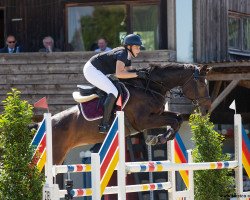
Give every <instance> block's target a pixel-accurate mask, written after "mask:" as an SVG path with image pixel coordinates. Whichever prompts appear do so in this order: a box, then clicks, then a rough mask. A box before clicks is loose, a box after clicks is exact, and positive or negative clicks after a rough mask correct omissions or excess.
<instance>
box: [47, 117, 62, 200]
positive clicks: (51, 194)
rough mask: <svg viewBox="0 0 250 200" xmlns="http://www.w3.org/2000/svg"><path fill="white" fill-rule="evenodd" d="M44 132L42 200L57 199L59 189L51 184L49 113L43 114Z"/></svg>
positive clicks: (51, 163)
mask: <svg viewBox="0 0 250 200" xmlns="http://www.w3.org/2000/svg"><path fill="white" fill-rule="evenodd" d="M44 118H45V130H46V163H45V180H46V182H45V185H44V187H43V200H55V199H58V195H59V187H58V185H57V184H54V183H53V173H52V167H53V153H52V125H51V113H45V114H44Z"/></svg>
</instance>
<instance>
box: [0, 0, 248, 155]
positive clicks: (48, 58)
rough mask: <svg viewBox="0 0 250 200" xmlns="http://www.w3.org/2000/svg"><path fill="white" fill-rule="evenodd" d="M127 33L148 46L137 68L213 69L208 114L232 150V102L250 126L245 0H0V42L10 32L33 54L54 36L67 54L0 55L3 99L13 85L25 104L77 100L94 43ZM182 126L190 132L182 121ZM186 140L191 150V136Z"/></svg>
mask: <svg viewBox="0 0 250 200" xmlns="http://www.w3.org/2000/svg"><path fill="white" fill-rule="evenodd" d="M131 32H136V33H138V34H140V35H141V36H142V38H143V42H144V46H145V51H144V52H142V54H141V56H140V57H139V58H138V59H137V60H135V62H134V64H135V65H137V66H147V65H148V63H149V62H161V63H165V62H169V61H177V62H192V63H193V62H194V63H199V64H208V65H210V66H211V67H212V70H211V71H210V72H209V75H208V79H209V81H210V83H209V85H210V94H211V96H212V99H213V105H212V108H213V113H212V115H211V119H212V121H213V122H214V123H216V124H218V125H217V126H218V129H219V130H221V131H222V132H223V133H225V134H226V136H227V137H228V140H227V145H226V146H227V150H228V151H230V146H231V145H232V139H231V134H232V132H230V130H231V127H230V125H232V124H233V114H234V112H233V111H232V110H230V109H229V105H230V104H231V102H232V101H233V100H235V101H236V106H237V112H238V113H240V114H242V117H243V123H244V124H245V126H246V127H250V121H249V119H250V115H249V114H250V106H249V100H250V90H249V88H250V84H249V83H250V82H249V80H250V61H249V60H250V0H220V1H218V0H210V1H206V0H195V1H194V0H125V1H117V0H56V1H51V0H22V1H20V0H1V1H0V46H1V47H2V46H3V45H4V37H6V36H7V35H8V34H14V35H15V36H16V37H17V40H18V42H19V43H20V44H22V45H23V47H24V49H25V50H26V51H27V52H37V51H38V49H39V48H41V46H42V39H43V37H44V36H47V35H51V36H52V37H53V38H54V39H55V45H56V46H57V47H58V48H60V49H62V50H63V51H65V52H62V53H54V54H53V55H47V54H40V53H24V54H18V55H0V64H1V68H0V72H1V75H0V76H1V79H0V86H1V93H0V99H1V100H2V99H4V97H5V95H6V92H7V91H8V90H9V88H10V87H16V88H18V89H20V90H21V91H22V94H23V97H24V98H26V99H29V101H30V103H34V102H35V101H37V100H38V99H40V98H41V97H43V96H48V97H49V104H50V107H51V111H52V112H53V113H56V112H59V111H62V110H64V109H66V108H68V107H70V106H72V105H74V104H75V102H74V101H73V99H72V97H71V93H72V91H73V90H74V89H75V86H76V85H77V84H79V83H80V82H82V81H84V79H83V76H82V74H81V73H82V65H83V64H84V63H85V62H86V60H87V59H88V58H89V57H90V56H91V55H93V53H92V52H89V51H90V50H93V48H94V45H95V42H96V40H97V39H98V38H99V37H106V38H107V40H108V42H109V46H110V47H115V46H117V45H119V44H120V42H121V40H122V38H123V36H124V35H125V34H126V33H131ZM69 51H71V52H69ZM169 108H170V110H173V111H178V112H181V113H183V114H184V115H185V116H186V120H187V118H188V116H189V114H190V112H191V111H192V109H193V106H192V104H191V103H190V102H189V101H187V100H186V99H185V98H184V97H175V98H172V99H171V100H170V102H169ZM37 112H38V113H39V112H40V111H39V110H38V111H37ZM182 131H183V132H185V131H187V132H188V124H187V121H186V122H184V124H183V127H182ZM183 137H184V138H185V142H186V144H187V146H188V147H192V143H190V142H189V140H190V134H186V135H184V136H183Z"/></svg>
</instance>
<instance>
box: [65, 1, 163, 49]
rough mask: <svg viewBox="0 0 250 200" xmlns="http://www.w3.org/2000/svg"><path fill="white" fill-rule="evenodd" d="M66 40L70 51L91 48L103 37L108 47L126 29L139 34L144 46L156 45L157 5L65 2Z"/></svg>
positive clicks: (157, 28) (112, 46) (150, 47)
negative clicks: (72, 3)
mask: <svg viewBox="0 0 250 200" xmlns="http://www.w3.org/2000/svg"><path fill="white" fill-rule="evenodd" d="M66 8H67V35H68V37H67V40H68V44H69V45H70V46H71V47H72V48H73V49H74V51H93V50H95V48H96V41H97V39H98V38H100V37H105V38H106V39H107V41H108V46H109V47H111V48H114V47H117V46H120V44H121V43H122V40H123V38H124V36H125V35H126V34H127V33H132V32H133V33H137V34H139V35H141V37H142V40H143V46H144V48H145V49H146V50H155V49H158V48H159V32H158V31H159V23H158V22H159V5H158V4H152V3H151V4H131V5H130V4H125V3H124V4H119V5H92V6H89V5H88V6H85V5H81V4H79V5H77V6H76V5H74V6H70V5H69V6H67V7H66Z"/></svg>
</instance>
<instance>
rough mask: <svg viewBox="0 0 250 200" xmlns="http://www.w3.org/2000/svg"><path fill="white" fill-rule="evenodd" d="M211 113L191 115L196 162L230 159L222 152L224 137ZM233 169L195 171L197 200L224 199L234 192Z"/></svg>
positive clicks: (190, 121)
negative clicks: (214, 123)
mask: <svg viewBox="0 0 250 200" xmlns="http://www.w3.org/2000/svg"><path fill="white" fill-rule="evenodd" d="M209 120H210V117H209V115H206V116H202V115H201V114H200V113H195V114H192V115H191V116H190V119H189V123H190V125H191V130H192V133H193V137H192V140H193V141H194V143H195V149H194V150H193V159H194V162H217V161H228V160H229V155H226V154H223V152H222V141H223V139H224V137H223V136H222V135H220V134H219V133H218V132H216V131H215V130H214V125H213V123H212V122H210V121H209ZM231 173H232V170H228V169H222V170H201V171H195V172H194V185H195V199H196V200H215V199H216V200H222V199H228V196H230V195H232V194H233V187H232V186H233V181H234V178H233V177H232V176H231Z"/></svg>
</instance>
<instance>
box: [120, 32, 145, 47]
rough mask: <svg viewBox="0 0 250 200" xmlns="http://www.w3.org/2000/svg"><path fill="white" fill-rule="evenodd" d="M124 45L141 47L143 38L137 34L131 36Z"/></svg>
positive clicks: (126, 38)
mask: <svg viewBox="0 0 250 200" xmlns="http://www.w3.org/2000/svg"><path fill="white" fill-rule="evenodd" d="M123 45H124V46H128V45H137V46H141V45H142V41H141V37H140V36H139V35H136V34H129V35H127V36H126V37H125V38H124V44H123Z"/></svg>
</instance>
